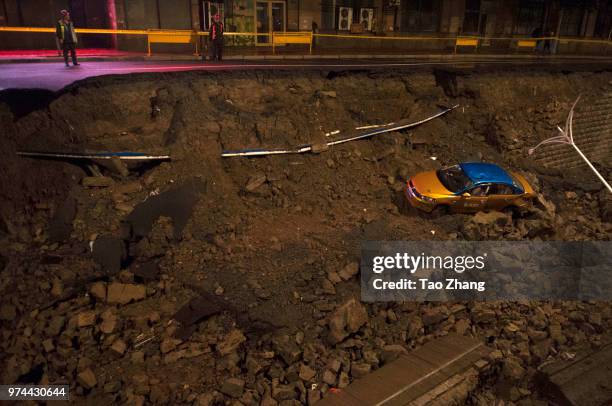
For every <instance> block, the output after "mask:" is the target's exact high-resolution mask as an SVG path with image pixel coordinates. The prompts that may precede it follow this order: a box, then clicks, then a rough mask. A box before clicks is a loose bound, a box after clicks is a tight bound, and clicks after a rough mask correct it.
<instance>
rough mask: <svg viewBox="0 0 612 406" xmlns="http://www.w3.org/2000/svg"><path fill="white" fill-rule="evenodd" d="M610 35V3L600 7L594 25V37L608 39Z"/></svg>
mask: <svg viewBox="0 0 612 406" xmlns="http://www.w3.org/2000/svg"><path fill="white" fill-rule="evenodd" d="M610 34H612V3H609V4H608V5H606V6H601V8H600V9H599V13H598V14H597V23H596V24H595V36H596V37H599V38H609V37H610Z"/></svg>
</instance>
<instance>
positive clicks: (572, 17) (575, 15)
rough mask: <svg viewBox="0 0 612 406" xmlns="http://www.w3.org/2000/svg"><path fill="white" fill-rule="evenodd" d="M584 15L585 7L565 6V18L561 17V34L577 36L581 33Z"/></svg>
mask: <svg viewBox="0 0 612 406" xmlns="http://www.w3.org/2000/svg"><path fill="white" fill-rule="evenodd" d="M583 17H584V8H582V7H579V6H574V7H565V8H563V18H562V19H561V27H560V28H559V35H567V36H571V37H577V36H579V35H580V29H581V28H582V18H583Z"/></svg>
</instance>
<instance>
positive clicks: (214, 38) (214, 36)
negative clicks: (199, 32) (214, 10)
mask: <svg viewBox="0 0 612 406" xmlns="http://www.w3.org/2000/svg"><path fill="white" fill-rule="evenodd" d="M208 41H209V43H210V50H211V55H210V60H211V61H219V62H221V59H222V58H223V23H222V22H221V16H220V15H219V14H215V18H214V21H213V23H212V24H211V25H210V30H208Z"/></svg>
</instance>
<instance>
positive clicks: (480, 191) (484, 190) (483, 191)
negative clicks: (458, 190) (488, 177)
mask: <svg viewBox="0 0 612 406" xmlns="http://www.w3.org/2000/svg"><path fill="white" fill-rule="evenodd" d="M488 192H489V186H488V185H485V186H477V187H475V188H474V189H472V190H471V191H470V194H471V195H472V196H486V195H487V194H488Z"/></svg>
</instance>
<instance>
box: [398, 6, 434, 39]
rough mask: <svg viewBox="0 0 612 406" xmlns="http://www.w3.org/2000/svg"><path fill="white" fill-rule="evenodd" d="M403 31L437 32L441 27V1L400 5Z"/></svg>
mask: <svg viewBox="0 0 612 406" xmlns="http://www.w3.org/2000/svg"><path fill="white" fill-rule="evenodd" d="M400 7H401V10H402V24H401V30H402V31H405V32H436V31H438V27H439V25H440V1H439V0H411V1H402V2H401V3H400Z"/></svg>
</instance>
